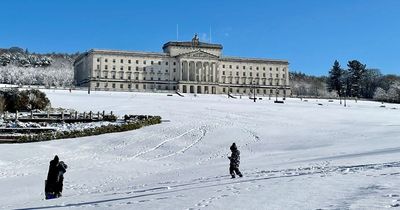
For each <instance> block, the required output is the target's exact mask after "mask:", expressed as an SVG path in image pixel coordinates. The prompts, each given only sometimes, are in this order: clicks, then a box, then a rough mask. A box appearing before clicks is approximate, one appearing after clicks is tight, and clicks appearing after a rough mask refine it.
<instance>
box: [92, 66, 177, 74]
mask: <svg viewBox="0 0 400 210" xmlns="http://www.w3.org/2000/svg"><path fill="white" fill-rule="evenodd" d="M100 69H101V68H100V65H97V68H96V70H100ZM104 69H105V70H108V65H104ZM124 69H125V68H124V67H123V66H121V67H119V70H120V71H123V70H124ZM127 69H128V71H132V67H131V66H128V68H127ZM140 69H142V70H143V71H146V70H147V69H148V68H146V67H142V68H139V67H138V66H136V68H135V70H136V71H140ZM112 70H113V71H116V70H117V68H116V66H112ZM153 70H154V68H153V67H150V71H153ZM173 71H174V72H176V68H173ZM158 72H161V70H159V71H158ZM165 72H168V69H165Z"/></svg>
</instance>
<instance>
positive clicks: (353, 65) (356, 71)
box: [347, 60, 366, 97]
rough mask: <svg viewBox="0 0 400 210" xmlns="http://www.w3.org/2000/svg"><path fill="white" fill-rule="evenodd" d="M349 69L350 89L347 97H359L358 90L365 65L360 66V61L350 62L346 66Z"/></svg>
mask: <svg viewBox="0 0 400 210" xmlns="http://www.w3.org/2000/svg"><path fill="white" fill-rule="evenodd" d="M347 66H348V67H349V70H348V71H349V74H350V75H349V77H350V78H349V80H350V81H349V82H350V83H351V87H349V88H350V89H349V90H348V91H350V92H349V94H348V95H349V96H354V97H359V96H360V89H361V81H362V78H363V76H364V73H365V68H366V65H365V64H362V63H361V62H360V61H357V60H352V61H349V63H348V64H347Z"/></svg>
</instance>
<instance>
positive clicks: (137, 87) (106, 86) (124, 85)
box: [96, 82, 176, 90]
mask: <svg viewBox="0 0 400 210" xmlns="http://www.w3.org/2000/svg"><path fill="white" fill-rule="evenodd" d="M117 85H118V84H115V83H111V85H110V86H109V84H108V83H105V84H104V88H114V89H115V88H117V87H118V86H117ZM96 88H101V87H100V83H99V82H97V83H96ZM119 88H120V89H126V88H127V89H137V90H139V89H146V88H148V89H157V90H170V88H171V90H176V86H175V85H174V86H172V87H170V86H168V85H153V84H152V85H146V84H143V85H139V84H135V85H131V84H119Z"/></svg>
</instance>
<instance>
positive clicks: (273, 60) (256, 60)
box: [220, 56, 289, 64]
mask: <svg viewBox="0 0 400 210" xmlns="http://www.w3.org/2000/svg"><path fill="white" fill-rule="evenodd" d="M220 60H221V61H233V62H234V61H239V62H257V63H265V62H269V63H280V64H289V62H288V61H287V60H278V59H268V58H244V57H231V56H229V57H228V56H227V57H225V56H223V57H221V58H220Z"/></svg>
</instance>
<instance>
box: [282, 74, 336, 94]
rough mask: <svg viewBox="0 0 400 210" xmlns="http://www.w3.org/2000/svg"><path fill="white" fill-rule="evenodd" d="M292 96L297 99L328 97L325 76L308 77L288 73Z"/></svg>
mask: <svg viewBox="0 0 400 210" xmlns="http://www.w3.org/2000/svg"><path fill="white" fill-rule="evenodd" d="M289 78H290V88H291V90H292V95H295V96H298V97H330V95H331V93H329V91H327V85H326V80H327V78H326V76H320V77H317V76H310V75H306V74H304V73H301V72H290V73H289Z"/></svg>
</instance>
